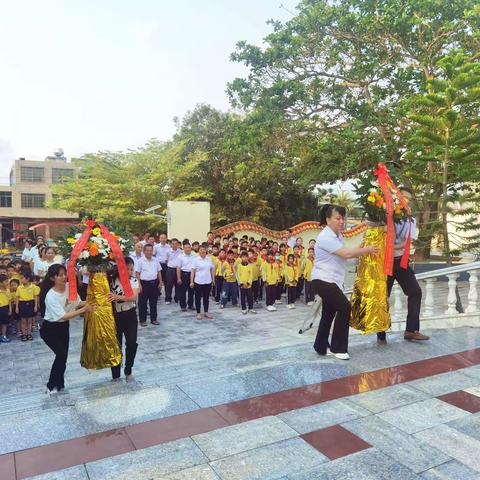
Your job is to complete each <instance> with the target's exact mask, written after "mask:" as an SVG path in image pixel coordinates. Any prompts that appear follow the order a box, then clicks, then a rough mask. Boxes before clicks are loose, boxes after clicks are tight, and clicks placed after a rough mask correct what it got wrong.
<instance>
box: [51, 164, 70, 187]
mask: <svg viewBox="0 0 480 480" xmlns="http://www.w3.org/2000/svg"><path fill="white" fill-rule="evenodd" d="M73 172H74V170H73V168H52V183H59V182H61V180H62V177H70V178H71V177H73Z"/></svg>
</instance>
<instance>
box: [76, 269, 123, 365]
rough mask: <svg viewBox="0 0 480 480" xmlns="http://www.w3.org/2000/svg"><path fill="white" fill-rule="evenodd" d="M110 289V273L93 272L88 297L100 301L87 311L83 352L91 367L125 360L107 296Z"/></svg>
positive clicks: (81, 359)
mask: <svg viewBox="0 0 480 480" xmlns="http://www.w3.org/2000/svg"><path fill="white" fill-rule="evenodd" d="M109 292H110V287H109V285H108V280H107V275H106V274H105V273H103V272H99V273H91V274H90V281H89V283H88V289H87V301H88V302H91V303H95V304H97V307H96V308H95V310H94V311H93V312H91V313H87V314H85V320H84V324H83V342H82V353H81V355H80V364H81V365H82V367H84V368H88V369H89V370H98V369H101V368H109V367H114V366H115V365H120V362H121V361H122V352H121V351H120V347H119V345H118V341H117V333H116V327H115V319H114V317H113V311H112V303H111V302H110V300H108V298H107V294H108V293H109Z"/></svg>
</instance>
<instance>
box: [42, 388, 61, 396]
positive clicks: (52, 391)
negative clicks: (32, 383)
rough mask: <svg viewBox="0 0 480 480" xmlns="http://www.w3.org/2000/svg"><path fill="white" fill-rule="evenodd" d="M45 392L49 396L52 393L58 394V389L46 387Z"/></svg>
mask: <svg viewBox="0 0 480 480" xmlns="http://www.w3.org/2000/svg"><path fill="white" fill-rule="evenodd" d="M45 393H46V394H47V395H48V396H49V397H51V396H53V395H58V390H57V389H56V388H53V389H52V390H49V389H48V388H47V389H46V390H45Z"/></svg>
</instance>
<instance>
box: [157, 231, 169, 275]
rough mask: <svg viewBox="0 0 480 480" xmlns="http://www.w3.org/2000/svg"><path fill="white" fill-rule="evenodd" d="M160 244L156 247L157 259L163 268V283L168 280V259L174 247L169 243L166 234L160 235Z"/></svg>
mask: <svg viewBox="0 0 480 480" xmlns="http://www.w3.org/2000/svg"><path fill="white" fill-rule="evenodd" d="M158 240H159V243H157V244H156V245H155V252H154V253H155V257H156V258H157V260H158V261H159V262H160V265H161V266H162V275H163V281H164V282H165V281H166V278H167V258H168V254H169V252H170V251H171V250H172V247H171V246H170V245H169V244H168V243H167V236H166V235H165V234H164V233H161V234H160V237H159V239H158Z"/></svg>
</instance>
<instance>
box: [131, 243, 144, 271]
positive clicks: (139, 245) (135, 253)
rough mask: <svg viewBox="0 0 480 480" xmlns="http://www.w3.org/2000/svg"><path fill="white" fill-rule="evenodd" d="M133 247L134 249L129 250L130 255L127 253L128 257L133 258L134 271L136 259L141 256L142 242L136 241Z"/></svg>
mask: <svg viewBox="0 0 480 480" xmlns="http://www.w3.org/2000/svg"><path fill="white" fill-rule="evenodd" d="M134 248H135V250H134V251H133V252H130V255H129V257H130V258H131V259H132V260H133V263H134V266H133V271H135V268H136V267H137V263H138V261H139V260H140V259H141V258H142V257H143V245H142V242H137V243H136V244H135V247H134Z"/></svg>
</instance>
